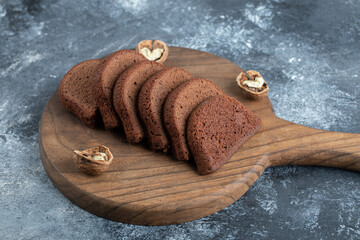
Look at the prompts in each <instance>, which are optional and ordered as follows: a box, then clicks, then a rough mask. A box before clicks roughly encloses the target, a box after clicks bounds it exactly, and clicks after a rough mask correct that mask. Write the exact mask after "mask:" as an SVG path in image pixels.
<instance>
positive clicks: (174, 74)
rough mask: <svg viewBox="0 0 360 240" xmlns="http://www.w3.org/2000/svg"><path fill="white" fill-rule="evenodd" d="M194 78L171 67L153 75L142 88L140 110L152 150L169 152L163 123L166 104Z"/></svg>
mask: <svg viewBox="0 0 360 240" xmlns="http://www.w3.org/2000/svg"><path fill="white" fill-rule="evenodd" d="M192 78H193V76H192V74H191V73H189V72H188V71H186V70H184V69H181V68H177V67H170V68H167V69H165V70H162V71H160V72H158V73H156V74H155V75H153V76H152V77H151V78H150V79H149V80H147V81H146V82H145V84H144V85H143V87H142V88H141V91H140V94H139V99H138V104H139V105H138V108H139V112H140V116H141V120H142V121H143V123H144V125H145V128H146V135H147V138H148V140H149V144H150V148H151V149H152V150H154V151H163V152H167V150H168V149H169V148H170V143H169V140H168V137H167V134H166V130H165V126H164V123H163V107H164V103H165V100H166V98H167V96H168V95H169V94H170V92H171V91H173V90H174V89H175V88H176V87H177V86H179V85H180V84H181V83H183V82H185V81H187V80H190V79H192Z"/></svg>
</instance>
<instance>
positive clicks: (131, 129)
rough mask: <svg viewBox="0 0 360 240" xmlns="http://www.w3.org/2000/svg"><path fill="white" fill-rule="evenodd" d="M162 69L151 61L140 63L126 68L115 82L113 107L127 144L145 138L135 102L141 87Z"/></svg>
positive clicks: (162, 67)
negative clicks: (119, 120)
mask: <svg viewBox="0 0 360 240" xmlns="http://www.w3.org/2000/svg"><path fill="white" fill-rule="evenodd" d="M164 68H165V67H164V65H162V64H159V63H156V62H153V61H141V62H138V63H135V64H134V65H132V66H131V67H129V68H127V69H126V70H125V71H124V72H123V73H122V74H121V75H120V77H119V79H118V80H117V81H116V84H115V87H114V94H113V101H114V107H115V110H116V112H117V114H118V115H119V117H120V119H121V122H122V125H123V127H124V130H125V134H126V139H127V140H128V142H129V143H138V142H140V141H141V140H142V139H143V138H144V137H145V133H144V130H143V128H142V126H141V123H140V116H139V113H138V102H137V100H138V96H139V93H140V90H141V87H142V86H143V84H144V83H145V81H146V80H148V79H149V78H150V77H151V76H152V75H153V74H154V73H156V72H158V71H160V70H162V69H164Z"/></svg>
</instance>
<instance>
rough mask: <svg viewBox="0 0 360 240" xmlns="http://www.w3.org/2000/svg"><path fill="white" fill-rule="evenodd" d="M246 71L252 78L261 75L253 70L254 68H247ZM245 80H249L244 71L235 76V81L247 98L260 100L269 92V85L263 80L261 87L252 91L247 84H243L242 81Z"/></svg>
mask: <svg viewBox="0 0 360 240" xmlns="http://www.w3.org/2000/svg"><path fill="white" fill-rule="evenodd" d="M247 73H248V75H250V76H251V77H252V78H255V77H262V76H261V75H260V73H259V72H257V71H254V70H249V71H247ZM246 80H249V77H248V76H246V74H245V73H244V72H241V73H240V74H239V75H238V76H237V78H236V82H237V84H238V86H239V88H240V90H241V92H242V93H243V94H244V95H245V96H246V97H247V98H249V99H252V100H260V99H262V98H263V97H266V96H267V94H268V92H269V86H268V85H267V83H266V82H264V85H263V88H262V89H261V90H260V91H254V90H252V89H251V88H249V87H248V86H246V85H244V84H243V82H244V81H246Z"/></svg>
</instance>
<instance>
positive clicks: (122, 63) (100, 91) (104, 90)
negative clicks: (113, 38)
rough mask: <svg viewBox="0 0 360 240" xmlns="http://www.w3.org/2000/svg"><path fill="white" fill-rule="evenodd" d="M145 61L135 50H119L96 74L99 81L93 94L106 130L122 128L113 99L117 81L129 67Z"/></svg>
mask: <svg viewBox="0 0 360 240" xmlns="http://www.w3.org/2000/svg"><path fill="white" fill-rule="evenodd" d="M143 60H146V58H145V57H144V56H143V55H142V54H140V53H137V52H135V51H134V50H119V51H116V52H114V53H112V54H110V55H109V56H107V57H106V58H104V59H102V62H101V64H100V67H99V69H98V71H97V73H96V80H97V81H96V83H95V84H94V85H93V89H92V94H93V97H94V99H95V100H96V104H97V106H98V107H99V109H100V112H101V116H102V119H103V121H104V126H105V128H106V129H111V128H115V127H119V126H120V120H119V118H118V116H117V114H116V112H115V109H114V107H113V99H112V98H113V90H114V85H115V82H116V80H117V79H118V78H119V76H120V75H121V73H122V72H123V71H124V70H125V69H126V68H127V67H129V66H131V65H132V64H134V63H136V62H138V61H143Z"/></svg>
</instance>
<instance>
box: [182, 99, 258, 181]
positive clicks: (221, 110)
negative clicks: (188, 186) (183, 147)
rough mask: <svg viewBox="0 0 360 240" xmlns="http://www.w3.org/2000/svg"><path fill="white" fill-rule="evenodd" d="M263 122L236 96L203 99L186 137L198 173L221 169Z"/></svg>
mask: <svg viewBox="0 0 360 240" xmlns="http://www.w3.org/2000/svg"><path fill="white" fill-rule="evenodd" d="M260 126H261V120H260V118H258V117H257V116H255V115H254V114H253V113H252V112H251V111H250V110H249V109H247V108H246V107H245V106H244V105H243V104H242V103H240V102H238V101H237V100H236V99H235V98H232V97H228V96H215V97H210V98H208V99H207V100H205V101H204V102H202V103H201V104H200V105H199V106H198V107H197V108H196V109H195V110H194V111H193V112H192V113H191V115H190V118H189V121H188V124H187V140H188V144H189V148H190V150H191V153H192V155H193V156H194V159H195V162H196V166H197V171H198V173H199V174H201V175H205V174H209V173H212V172H214V171H216V170H217V169H219V168H220V167H221V166H222V165H224V164H225V163H226V162H227V161H228V160H229V159H230V158H231V156H232V155H233V154H235V152H236V151H237V150H238V149H239V148H240V146H241V145H242V144H243V143H245V142H246V141H247V140H248V139H249V138H250V137H251V136H253V135H254V134H255V133H256V131H257V130H258V129H259V128H260Z"/></svg>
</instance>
